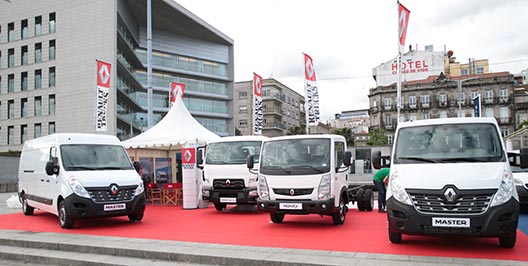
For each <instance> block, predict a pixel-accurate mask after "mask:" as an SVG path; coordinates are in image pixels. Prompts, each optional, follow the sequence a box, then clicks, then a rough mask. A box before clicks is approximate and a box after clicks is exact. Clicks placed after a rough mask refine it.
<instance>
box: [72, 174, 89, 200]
mask: <svg viewBox="0 0 528 266" xmlns="http://www.w3.org/2000/svg"><path fill="white" fill-rule="evenodd" d="M68 184H69V185H70V187H71V189H72V190H73V193H75V195H77V196H79V197H83V198H88V199H89V198H90V194H89V193H88V191H86V189H85V188H84V187H83V185H81V182H79V180H77V178H75V177H74V176H72V177H70V179H69V180H68Z"/></svg>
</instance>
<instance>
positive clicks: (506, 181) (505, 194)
mask: <svg viewBox="0 0 528 266" xmlns="http://www.w3.org/2000/svg"><path fill="white" fill-rule="evenodd" d="M513 189H514V185H513V176H512V174H510V173H509V172H508V171H504V174H503V175H502V181H501V184H500V186H499V189H497V193H495V197H493V201H492V202H491V206H492V207H493V206H497V205H500V204H503V203H505V202H507V201H508V200H510V199H511V197H512V195H513Z"/></svg>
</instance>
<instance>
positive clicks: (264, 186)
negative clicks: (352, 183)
mask: <svg viewBox="0 0 528 266" xmlns="http://www.w3.org/2000/svg"><path fill="white" fill-rule="evenodd" d="M346 149H347V146H346V140H345V138H344V137H343V136H339V135H296V136H284V137H275V138H271V139H269V140H267V141H266V142H264V144H263V145H262V151H261V154H260V165H259V166H255V165H254V162H253V158H251V157H250V158H248V161H247V167H248V168H249V169H254V168H256V170H253V171H257V172H258V195H259V198H258V199H257V202H258V204H257V206H258V209H259V210H260V211H264V212H269V213H270V218H271V220H272V221H273V222H274V223H282V222H283V220H284V216H285V214H294V215H302V214H319V215H321V216H323V215H329V216H332V218H333V223H334V224H335V225H340V224H343V223H344V222H345V218H346V214H347V212H348V208H347V205H346V204H347V203H348V202H349V198H348V173H347V172H348V166H349V165H350V163H351V153H350V152H347V151H346Z"/></svg>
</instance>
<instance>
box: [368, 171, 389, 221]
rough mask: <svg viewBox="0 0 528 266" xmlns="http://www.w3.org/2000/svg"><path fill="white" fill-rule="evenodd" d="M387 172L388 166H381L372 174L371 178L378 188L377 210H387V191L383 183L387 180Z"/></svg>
mask: <svg viewBox="0 0 528 266" xmlns="http://www.w3.org/2000/svg"><path fill="white" fill-rule="evenodd" d="M389 172H390V168H381V169H380V170H379V171H378V172H376V173H375V174H374V177H373V178H372V179H373V181H374V185H375V186H376V188H377V189H378V212H387V211H386V210H385V207H386V202H385V194H386V192H387V189H386V188H385V184H386V183H387V181H388V178H389Z"/></svg>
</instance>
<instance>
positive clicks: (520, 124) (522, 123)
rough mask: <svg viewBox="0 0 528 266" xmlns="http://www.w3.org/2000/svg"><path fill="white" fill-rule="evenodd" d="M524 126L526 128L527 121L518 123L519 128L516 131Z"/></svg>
mask: <svg viewBox="0 0 528 266" xmlns="http://www.w3.org/2000/svg"><path fill="white" fill-rule="evenodd" d="M525 126H528V120H524V121H522V122H521V123H519V127H518V128H517V129H521V128H523V127H525Z"/></svg>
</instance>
